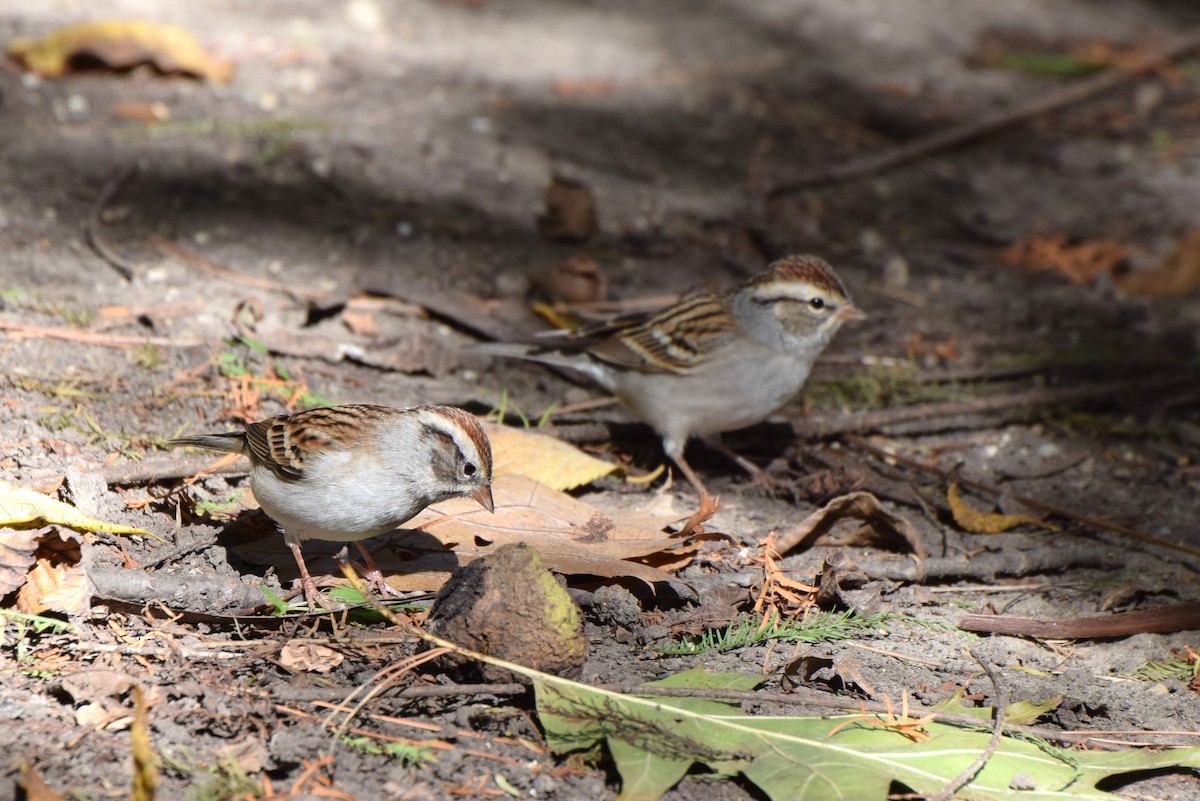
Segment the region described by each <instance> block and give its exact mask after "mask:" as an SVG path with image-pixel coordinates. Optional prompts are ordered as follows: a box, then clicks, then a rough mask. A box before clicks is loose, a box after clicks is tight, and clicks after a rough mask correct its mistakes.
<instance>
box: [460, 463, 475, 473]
mask: <svg viewBox="0 0 1200 801" xmlns="http://www.w3.org/2000/svg"><path fill="white" fill-rule="evenodd" d="M475 470H476V468H475V465H473V464H471V463H470V462H464V463H463V475H464V476H473V475H475Z"/></svg>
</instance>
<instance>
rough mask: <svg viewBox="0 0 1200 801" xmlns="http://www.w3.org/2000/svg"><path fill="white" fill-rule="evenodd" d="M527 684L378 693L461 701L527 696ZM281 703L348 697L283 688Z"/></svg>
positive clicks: (341, 692)
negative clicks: (482, 697)
mask: <svg viewBox="0 0 1200 801" xmlns="http://www.w3.org/2000/svg"><path fill="white" fill-rule="evenodd" d="M528 690H529V687H528V686H527V685H525V684H518V683H515V682H512V683H509V684H432V685H420V686H417V687H404V688H395V687H389V688H387V689H386V690H384V691H383V692H381V693H378V694H377V697H380V698H399V699H402V700H407V699H412V698H457V697H462V696H468V695H523V694H524V693H525V692H527V691H528ZM273 695H274V697H275V698H276V699H277V700H279V701H334V702H341V701H344V700H345V698H346V695H347V692H346V690H345V689H343V688H341V687H292V686H290V685H289V686H287V687H282V688H279V689H278V690H276V691H275V692H273Z"/></svg>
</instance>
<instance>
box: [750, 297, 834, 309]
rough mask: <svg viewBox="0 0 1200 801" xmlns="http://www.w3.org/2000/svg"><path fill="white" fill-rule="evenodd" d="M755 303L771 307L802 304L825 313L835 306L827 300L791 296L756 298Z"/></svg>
mask: <svg viewBox="0 0 1200 801" xmlns="http://www.w3.org/2000/svg"><path fill="white" fill-rule="evenodd" d="M754 302H755V303H757V304H759V305H760V306H770V305H771V304H773V303H801V304H803V305H805V306H811V307H812V308H813V309H815V310H817V311H825V310H826V309H828V308H831V306H832V305H833V304H831V303H829V302H828V301H826V300H825V298H819V297H818V298H796V297H792V296H791V295H776V296H775V297H768V298H755V299H754Z"/></svg>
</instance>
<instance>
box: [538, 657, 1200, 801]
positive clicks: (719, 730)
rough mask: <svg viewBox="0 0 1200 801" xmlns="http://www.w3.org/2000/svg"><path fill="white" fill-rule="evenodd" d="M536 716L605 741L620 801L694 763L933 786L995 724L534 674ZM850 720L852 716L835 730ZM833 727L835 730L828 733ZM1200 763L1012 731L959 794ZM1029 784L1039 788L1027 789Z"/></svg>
mask: <svg viewBox="0 0 1200 801" xmlns="http://www.w3.org/2000/svg"><path fill="white" fill-rule="evenodd" d="M531 678H533V679H534V685H535V687H536V690H537V702H538V711H539V717H540V720H541V722H542V725H543V727H544V728H545V730H546V738H547V741H548V742H549V744H550V746H551V747H552V748H553V749H554V750H555V751H556V752H560V753H562V752H566V751H572V750H576V749H579V748H590V747H593V746H595V745H597V744H598V743H604V744H606V745H607V746H608V749H609V752H610V753H611V754H612V756H613V759H614V761H615V762H616V765H617V770H618V772H619V773H620V774H621V778H622V782H623V787H622V792H621V795H620V800H621V801H653V799H656V798H658V797H660V796H661V795H662V794H663V793H664V792H666V791H667V790H668V789H670V788H671V787H672V786H673V785H674V784H675V783H676V782H678V781H679V780H680V779H681V778H682V777H683V775H684V774H685V773H686V772H687V771H688V770H689V769H690V768H691V767H693V766H704V767H706V768H708V769H709V770H711V771H713V772H715V773H716V774H718V775H726V776H732V775H735V774H738V773H741V774H742V775H743V776H745V778H746V779H748V780H749V781H751V782H753V783H754V784H755V785H757V786H758V787H759V789H761V790H762V792H763V793H765V794H766V795H767V796H768V797H769V798H771V799H772V800H773V801H826V800H827V799H828V801H872V800H873V799H878V800H879V801H883V800H884V799H885V798H886V797H887V794H888V791H889V789H890V788H891V786H892V784H893V782H896V783H899V784H901V785H903V786H906V787H908V788H909V789H911V790H912V791H913V792H917V793H933V792H936V791H938V790H940V789H941V788H943V787H944V786H946V785H947V784H948V783H949V782H950V781H952V780H953V779H954V778H955V777H956V776H958V775H959V774H960V773H961V772H962V771H963V770H965V769H966V768H967V767H968V766H970V765H971V763H972V762H973V761H974V760H975V759H976V758H977V757H978V756H979V755H980V754H981V753H982V752H983V751H984V749H985V748H986V747H987V745H988V742H989V740H990V739H991V732H990V730H989V728H988V727H987V726H986V724H984V725H983V726H981V727H980V728H978V729H971V728H965V727H961V726H957V725H951V724H946V723H937V722H932V723H928V724H926V725H925V726H924V727H923V728H924V730H925V731H926V732H927V733H928V734H929V735H930V736H929V737H928V738H927V739H922V740H920V741H913V740H911V739H909V738H908V737H905V736H904V735H903V734H901V733H899V732H897V731H895V730H892V729H887V728H884V727H880V726H873V725H870V723H868V722H867V720H866V719H863V718H862V716H861V715H855V716H839V717H833V718H811V717H750V716H747V715H744V714H742V713H741V711H740V710H739V709H737V708H736V707H735V706H731V705H730V704H728V703H724V702H722V701H714V700H706V699H696V698H666V697H646V696H640V697H639V696H634V695H625V694H621V693H614V692H609V691H606V690H599V689H596V688H594V687H588V686H586V685H581V684H576V683H574V682H568V681H565V680H562V679H557V678H552V677H549V676H545V675H543V674H534V675H532V676H531ZM757 682H758V678H757V677H752V676H743V675H740V674H713V673H706V672H704V671H702V670H692V671H688V672H687V673H684V674H680V675H678V676H674V677H671V678H669V679H666V680H664V681H662V682H656V683H655V684H657V685H658V686H675V687H679V686H689V687H710V688H712V687H723V688H727V689H750V688H752V687H753V686H754V685H755V684H756V683H757ZM846 721H857V722H853V723H852V724H851V725H849V726H843V727H842V728H840V729H838V730H837V731H834V730H835V729H837V728H838V727H839V726H842V724H844V723H845V722H846ZM830 732H834V733H833V735H832V736H830ZM1168 767H1200V749H1195V748H1189V749H1181V750H1176V751H1164V752H1159V753H1149V752H1146V751H1124V752H1117V753H1094V752H1074V751H1072V752H1068V751H1062V750H1060V749H1056V748H1052V747H1050V746H1048V745H1046V744H1044V743H1039V742H1035V741H1033V740H1030V739H1025V738H1018V737H1004V738H1003V739H1002V740H1001V741H1000V746H999V747H998V748H997V749H996V752H995V753H994V754H993V755H992V756H991V758H990V759H989V760H988V761H987V763H986V764H985V765H984V767H983V768H982V769H981V770H980V771H979V772H978V773H977V774H976V775H975V776H974V777H973V779H972V780H971V781H970V782H969V783H968V784H967V785H966V786H965V787H964V788H963V789H962V790H960V791H959V796H958V797H960V798H965V799H978V800H979V801H1050V799H1064V798H1071V799H1095V801H1100V799H1105V800H1106V801H1114V800H1115V799H1116V798H1117V796H1114V795H1112V794H1110V793H1107V792H1104V791H1101V790H1099V789H1097V787H1096V785H1097V783H1098V782H1100V781H1101V780H1103V779H1106V778H1109V777H1112V776H1116V775H1120V774H1123V773H1130V772H1134V771H1143V770H1152V769H1157V768H1168ZM1018 788H1030V789H1018Z"/></svg>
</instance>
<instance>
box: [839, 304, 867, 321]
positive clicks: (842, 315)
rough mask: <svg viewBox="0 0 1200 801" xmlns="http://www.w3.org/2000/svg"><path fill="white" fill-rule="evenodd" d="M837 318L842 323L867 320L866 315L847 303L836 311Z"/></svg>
mask: <svg viewBox="0 0 1200 801" xmlns="http://www.w3.org/2000/svg"><path fill="white" fill-rule="evenodd" d="M837 318H838V319H839V320H841V321H842V322H843V323H849V322H852V321H855V322H856V321H858V320H865V319H867V313H866V312H865V311H863V310H862V309H860V308H858V307H857V306H855V305H854V304H853V303H847V304H846V305H845V306H843V307H842V308H840V309H838V313H837Z"/></svg>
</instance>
